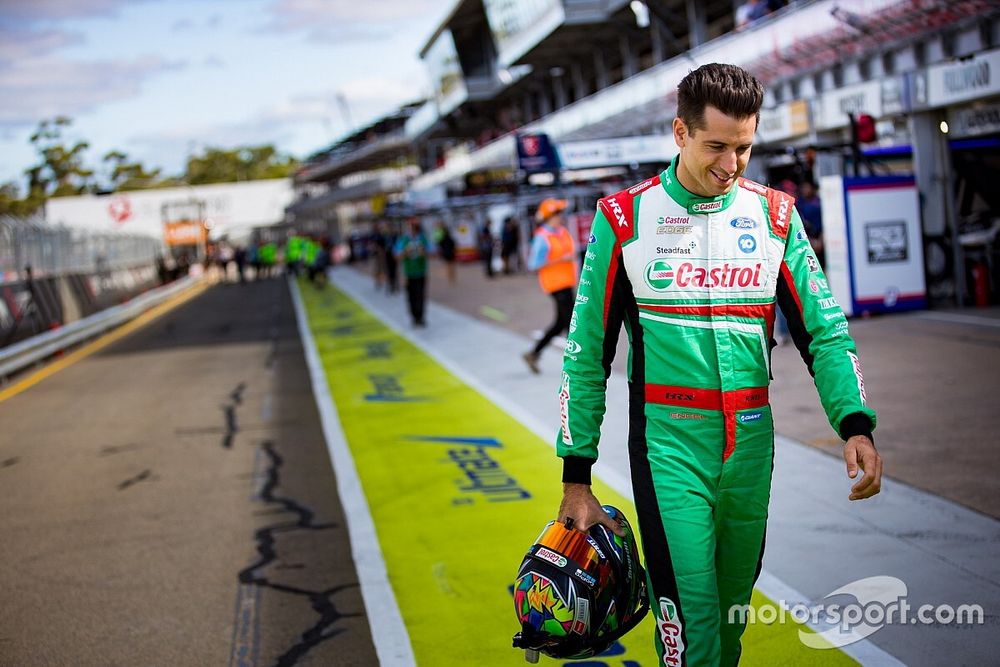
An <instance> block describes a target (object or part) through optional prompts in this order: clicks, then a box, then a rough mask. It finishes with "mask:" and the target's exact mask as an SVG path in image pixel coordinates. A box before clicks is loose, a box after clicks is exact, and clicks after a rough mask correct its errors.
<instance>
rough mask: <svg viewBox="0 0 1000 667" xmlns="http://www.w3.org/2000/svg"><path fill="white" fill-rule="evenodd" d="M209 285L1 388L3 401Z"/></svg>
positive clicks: (171, 300)
mask: <svg viewBox="0 0 1000 667" xmlns="http://www.w3.org/2000/svg"><path fill="white" fill-rule="evenodd" d="M208 287H209V284H208V283H207V282H206V281H202V282H200V283H198V284H196V285H194V286H192V287H190V288H189V289H186V290H184V291H183V292H181V293H180V294H176V295H174V296H172V297H170V298H169V299H167V300H166V301H164V302H163V303H161V304H159V305H157V306H154V307H152V308H150V309H149V310H147V311H146V312H144V313H143V314H141V315H139V316H138V317H136V318H135V319H134V320H129V321H128V322H126V323H125V324H123V325H121V326H120V327H118V328H116V329H113V330H111V331H109V332H108V333H106V334H104V335H103V336H100V337H99V338H97V339H95V340H93V341H91V342H89V343H86V344H85V345H83V346H82V347H79V348H77V349H76V350H74V351H73V352H71V353H69V354H67V355H65V356H63V357H61V358H59V359H57V360H55V361H53V362H51V363H49V364H46V365H45V366H44V367H43V368H40V369H39V370H37V371H35V372H34V373H32V374H31V375H29V376H27V377H25V378H23V379H21V380H18V381H17V382H15V383H14V384H12V385H11V386H9V387H7V388H6V389H3V390H0V402H3V401H5V400H7V399H8V398H11V397H13V396H17V395H18V394H20V393H21V392H23V391H26V390H28V389H30V388H31V387H33V386H35V385H36V384H38V383H39V382H41V381H42V380H44V379H45V378H47V377H49V376H51V375H55V374H56V373H58V372H59V371H61V370H62V369H64V368H66V367H67V366H71V365H72V364H75V363H76V362H78V361H80V360H81V359H83V358H85V357H88V356H90V355H91V354H93V353H94V352H97V351H98V350H100V349H102V348H105V347H107V346H108V345H110V344H111V343H114V342H115V341H116V340H119V339H120V338H123V337H125V336H127V335H129V334H130V333H132V332H133V331H135V330H137V329H140V328H142V327H143V326H145V325H147V324H149V323H150V322H152V321H153V320H155V319H156V318H157V317H159V316H160V315H163V314H164V313H166V312H168V311H170V310H171V309H173V308H175V307H177V306H179V305H180V304H182V303H184V302H185V301H187V300H188V299H192V298H194V297H196V296H198V295H199V294H201V293H202V292H204V291H205V290H206V289H208Z"/></svg>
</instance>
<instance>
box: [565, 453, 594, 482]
mask: <svg viewBox="0 0 1000 667" xmlns="http://www.w3.org/2000/svg"><path fill="white" fill-rule="evenodd" d="M594 463H595V460H594V459H588V458H584V457H582V456H566V457H563V475H562V481H563V484H590V468H591V467H592V466H593V465H594Z"/></svg>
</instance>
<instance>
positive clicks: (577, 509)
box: [559, 484, 625, 537]
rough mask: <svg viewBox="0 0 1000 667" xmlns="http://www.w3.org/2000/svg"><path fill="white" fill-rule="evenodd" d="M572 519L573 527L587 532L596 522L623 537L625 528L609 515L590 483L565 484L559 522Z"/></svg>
mask: <svg viewBox="0 0 1000 667" xmlns="http://www.w3.org/2000/svg"><path fill="white" fill-rule="evenodd" d="M566 519H572V520H573V523H572V527H573V528H576V529H577V530H580V531H583V532H587V531H588V530H590V527H591V526H593V525H594V524H598V523H600V524H603V525H604V526H605V527H607V528H608V529H609V530H611V531H612V532H613V533H614V534H615V535H618V536H619V537H622V536H624V535H625V530H624V529H623V528H622V527H621V524H619V523H618V522H617V521H615V520H614V519H612V518H611V517H610V516H608V513H607V512H605V511H604V510H603V509H602V508H601V503H599V502H598V501H597V498H596V497H594V494H593V492H591V490H590V485H589V484H563V499H562V504H561V505H559V523H563V524H564V523H566Z"/></svg>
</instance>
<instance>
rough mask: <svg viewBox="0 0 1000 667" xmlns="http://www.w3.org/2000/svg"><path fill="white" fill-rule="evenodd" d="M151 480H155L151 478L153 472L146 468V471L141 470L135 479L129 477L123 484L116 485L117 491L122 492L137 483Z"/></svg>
mask: <svg viewBox="0 0 1000 667" xmlns="http://www.w3.org/2000/svg"><path fill="white" fill-rule="evenodd" d="M152 479H155V477H153V471H152V470H150V469H149V468H147V469H145V470H143V471H142V472H140V473H139V474H138V475H136V476H135V477H130V478H128V479H126V480H125V481H124V482H121V483H120V484H119V485H118V490H119V491H124V490H125V489H127V488H128V487H130V486H134V485H135V484H138V483H139V482H144V481H146V480H152Z"/></svg>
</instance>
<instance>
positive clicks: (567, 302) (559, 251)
mask: <svg viewBox="0 0 1000 667" xmlns="http://www.w3.org/2000/svg"><path fill="white" fill-rule="evenodd" d="M567 204H568V203H567V202H566V200H565V199H546V200H544V201H542V203H541V204H539V205H538V211H537V212H536V213H535V219H536V220H538V221H539V222H541V223H542V224H541V226H539V228H538V229H537V230H536V231H535V237H534V239H532V242H531V256H530V258H529V259H528V268H529V269H530V270H532V271H538V282H539V283H540V284H541V286H542V290H544V291H545V292H546V293H548V294H550V295H551V296H552V300H553V301H554V302H555V306H556V318H555V320H554V321H553V322H552V326H550V327H549V328H548V330H547V331H546V332H545V334H544V335H543V336H542V338H541V339H540V340H539V341H538V343H537V344H536V345H535V347H534V349H532V350H531V351H530V352H525V354H524V361H525V363H527V364H528V368H530V369H531V371H532V372H533V373H538V372H539V368H538V358H539V357H540V356H541V354H542V350H544V349H545V346H546V345H548V344H549V342H550V341H551V340H552V339H553V338H554V337H555V336H557V335H559V334H560V333H562V332H563V331H566V329H568V328H569V326H570V318H571V317H572V315H573V288H574V287H575V286H576V274H577V270H576V259H575V258H576V252H575V250H574V248H573V237H572V235H571V234H570V233H569V230H568V229H566V225H565V223H564V222H563V217H562V212H563V211H564V210H566V206H567Z"/></svg>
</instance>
